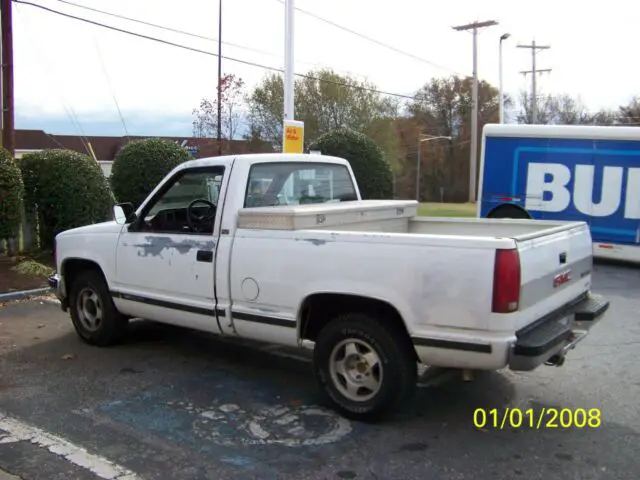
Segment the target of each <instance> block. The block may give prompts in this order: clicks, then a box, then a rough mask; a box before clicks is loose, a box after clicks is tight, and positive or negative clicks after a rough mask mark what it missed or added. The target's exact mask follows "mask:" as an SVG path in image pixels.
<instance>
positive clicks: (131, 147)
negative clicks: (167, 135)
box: [111, 138, 191, 208]
mask: <svg viewBox="0 0 640 480" xmlns="http://www.w3.org/2000/svg"><path fill="white" fill-rule="evenodd" d="M189 159H191V154H190V153H189V152H188V151H187V149H185V148H183V147H181V146H180V145H178V144H177V143H175V142H172V141H170V140H165V139H161V138H147V139H144V140H136V141H133V142H129V143H127V144H126V145H125V146H123V147H122V148H121V149H120V151H119V152H118V153H117V154H116V158H115V159H114V162H113V167H112V168H111V188H112V189H113V193H114V195H115V197H116V199H117V200H118V202H131V203H133V205H134V206H135V207H136V208H137V207H138V206H140V204H141V203H142V202H143V201H144V199H145V198H147V196H148V195H149V193H151V191H152V190H153V189H154V188H155V187H156V185H157V184H158V183H159V182H160V181H161V180H162V179H163V178H164V177H165V176H166V175H167V174H168V173H169V172H170V171H171V170H173V169H174V168H175V167H177V166H178V165H180V164H181V163H183V162H186V161H187V160H189Z"/></svg>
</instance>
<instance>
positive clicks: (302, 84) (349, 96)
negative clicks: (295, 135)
mask: <svg viewBox="0 0 640 480" xmlns="http://www.w3.org/2000/svg"><path fill="white" fill-rule="evenodd" d="M375 90H376V86H375V85H374V84H373V83H371V82H369V81H366V80H364V81H363V80H358V79H357V78H355V77H352V76H349V75H340V74H338V73H335V72H334V71H333V70H331V69H320V70H314V71H310V72H309V73H308V74H307V75H306V76H305V77H302V78H298V79H296V81H295V98H294V103H295V105H294V110H295V118H296V119H300V120H303V121H304V124H305V128H304V137H305V147H308V146H309V145H311V144H312V143H313V142H314V141H315V140H316V139H318V138H319V137H320V136H322V135H325V134H327V133H329V132H331V131H333V130H335V129H337V128H341V127H346V128H350V129H353V130H356V131H358V132H361V133H365V134H368V135H369V136H371V138H372V139H373V140H374V142H376V144H378V146H380V147H381V148H382V149H383V150H384V151H385V153H386V154H387V156H388V157H389V158H391V159H394V160H397V159H398V155H397V148H398V146H397V144H396V143H395V139H394V138H393V137H389V135H388V130H384V129H383V128H381V126H382V125H385V121H387V120H393V119H394V118H395V117H396V116H397V115H398V108H399V105H398V101H397V100H396V99H393V98H391V97H388V96H385V95H382V94H380V93H378V92H376V91H375ZM283 102H284V84H283V79H282V76H281V75H280V74H269V75H267V76H266V77H264V78H263V80H262V82H260V84H258V85H257V86H256V87H255V88H254V89H253V90H252V91H251V92H250V93H249V95H248V96H247V104H248V110H249V112H248V121H249V125H250V130H251V132H252V133H251V135H252V136H255V135H258V136H259V137H260V139H262V140H265V141H268V142H270V143H272V144H273V146H274V148H275V149H278V150H279V149H281V148H282V119H283V113H284V112H283Z"/></svg>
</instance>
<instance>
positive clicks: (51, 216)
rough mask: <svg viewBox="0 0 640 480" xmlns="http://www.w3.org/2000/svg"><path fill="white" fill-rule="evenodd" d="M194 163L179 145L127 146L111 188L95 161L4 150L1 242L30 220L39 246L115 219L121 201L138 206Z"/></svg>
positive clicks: (63, 153) (0, 158)
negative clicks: (19, 154)
mask: <svg viewBox="0 0 640 480" xmlns="http://www.w3.org/2000/svg"><path fill="white" fill-rule="evenodd" d="M189 158H190V154H189V152H187V150H186V149H184V148H182V147H181V146H179V145H178V144H176V143H174V142H171V141H168V140H161V139H146V140H140V141H135V142H131V143H128V144H127V145H125V146H124V147H123V148H122V149H121V150H120V152H119V153H118V155H117V156H116V159H115V161H114V165H113V170H112V172H113V174H112V179H111V185H109V181H108V180H107V179H106V178H105V176H104V174H103V173H102V169H101V168H100V165H99V164H98V163H96V162H95V161H94V160H93V159H92V158H91V157H89V156H87V155H83V154H81V153H77V152H73V151H70V150H58V149H54V150H43V151H40V152H34V153H28V154H25V155H24V156H23V157H22V158H21V159H20V160H19V161H16V160H14V159H13V158H12V157H11V154H10V153H9V152H8V151H7V150H5V149H1V148H0V240H7V239H10V238H16V237H17V236H18V235H19V231H20V226H21V223H22V218H23V209H24V213H25V214H26V218H27V219H28V220H29V223H30V225H31V226H33V227H34V233H37V237H38V240H39V247H40V248H41V249H43V250H50V249H52V248H53V246H54V239H55V236H56V235H57V234H58V233H60V232H62V231H64V230H69V229H72V228H76V227H81V226H83V225H89V224H93V223H98V222H103V221H106V220H109V219H110V218H111V211H112V207H113V205H114V203H116V201H131V202H133V203H134V204H135V205H136V206H137V205H138V204H139V203H140V202H141V201H142V200H143V199H144V198H145V197H146V196H147V195H148V194H149V193H150V192H151V190H152V189H153V188H154V187H155V186H156V184H157V183H158V182H159V181H160V180H161V179H162V178H163V177H164V176H165V175H166V174H167V173H168V172H169V171H170V170H171V169H173V167H175V166H176V165H178V164H179V163H181V162H184V161H186V160H188V159H189Z"/></svg>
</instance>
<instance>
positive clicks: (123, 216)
mask: <svg viewBox="0 0 640 480" xmlns="http://www.w3.org/2000/svg"><path fill="white" fill-rule="evenodd" d="M113 218H114V219H115V221H116V223H117V224H118V225H124V224H125V223H131V222H133V221H134V220H135V219H136V211H135V208H134V207H133V203H129V202H127V203H118V204H117V205H115V206H114V207H113Z"/></svg>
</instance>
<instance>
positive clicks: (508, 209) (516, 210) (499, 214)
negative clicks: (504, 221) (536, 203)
mask: <svg viewBox="0 0 640 480" xmlns="http://www.w3.org/2000/svg"><path fill="white" fill-rule="evenodd" d="M487 218H526V219H529V220H531V215H529V212H527V211H526V210H525V209H524V208H522V207H520V206H518V205H500V206H498V207H496V208H494V209H493V210H491V211H490V212H489V213H488V214H487Z"/></svg>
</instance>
